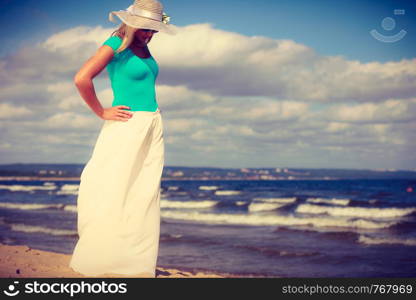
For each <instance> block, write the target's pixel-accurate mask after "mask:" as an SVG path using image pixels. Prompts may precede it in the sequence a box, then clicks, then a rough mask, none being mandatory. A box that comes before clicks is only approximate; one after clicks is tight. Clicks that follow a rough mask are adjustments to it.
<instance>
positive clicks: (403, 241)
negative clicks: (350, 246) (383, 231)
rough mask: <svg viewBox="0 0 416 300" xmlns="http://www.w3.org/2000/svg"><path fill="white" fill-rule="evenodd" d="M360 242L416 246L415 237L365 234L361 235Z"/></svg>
mask: <svg viewBox="0 0 416 300" xmlns="http://www.w3.org/2000/svg"><path fill="white" fill-rule="evenodd" d="M358 242H360V243H362V244H366V245H380V244H398V245H406V246H416V239H415V238H408V239H404V238H398V237H389V238H379V237H369V236H365V235H360V238H359V239H358Z"/></svg>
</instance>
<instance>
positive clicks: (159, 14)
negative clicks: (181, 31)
mask: <svg viewBox="0 0 416 300" xmlns="http://www.w3.org/2000/svg"><path fill="white" fill-rule="evenodd" d="M114 15H115V16H117V17H118V18H119V19H120V20H121V21H122V22H123V23H124V24H126V25H128V26H130V27H134V28H141V29H152V30H157V31H161V32H165V33H168V34H176V32H177V29H176V27H175V26H174V25H172V24H170V23H169V22H170V17H169V16H168V15H166V14H165V13H164V12H163V5H162V3H160V2H159V1H157V0H135V1H134V3H133V4H132V5H130V6H129V7H128V8H127V9H126V10H119V11H112V12H110V14H109V15H108V18H109V19H110V21H112V22H116V20H115V19H114Z"/></svg>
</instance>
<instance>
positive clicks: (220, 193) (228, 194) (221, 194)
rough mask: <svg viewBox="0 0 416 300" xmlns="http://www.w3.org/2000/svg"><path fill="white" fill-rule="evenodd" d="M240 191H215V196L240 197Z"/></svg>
mask: <svg viewBox="0 0 416 300" xmlns="http://www.w3.org/2000/svg"><path fill="white" fill-rule="evenodd" d="M240 194H241V191H231V190H224V191H215V195H218V196H232V195H240Z"/></svg>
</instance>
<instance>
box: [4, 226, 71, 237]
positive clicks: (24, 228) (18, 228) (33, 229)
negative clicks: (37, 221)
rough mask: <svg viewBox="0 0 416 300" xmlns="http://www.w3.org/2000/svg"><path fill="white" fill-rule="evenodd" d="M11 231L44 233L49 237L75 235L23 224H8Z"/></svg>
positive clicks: (59, 230) (66, 231)
mask: <svg viewBox="0 0 416 300" xmlns="http://www.w3.org/2000/svg"><path fill="white" fill-rule="evenodd" d="M8 225H9V226H10V228H11V230H13V231H21V232H28V233H46V234H51V235H67V236H75V235H77V231H75V230H66V229H54V228H48V227H43V226H32V225H25V224H8Z"/></svg>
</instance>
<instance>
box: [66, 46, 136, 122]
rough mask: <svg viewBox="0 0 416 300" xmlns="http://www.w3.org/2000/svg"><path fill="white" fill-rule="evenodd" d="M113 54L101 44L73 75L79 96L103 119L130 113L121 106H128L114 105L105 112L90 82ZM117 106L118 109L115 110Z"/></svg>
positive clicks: (117, 117)
mask: <svg viewBox="0 0 416 300" xmlns="http://www.w3.org/2000/svg"><path fill="white" fill-rule="evenodd" d="M113 56H114V52H113V49H111V47H110V46H107V45H103V46H101V47H100V48H99V49H98V50H97V52H96V53H95V54H94V55H93V56H92V57H90V58H89V59H88V60H87V61H86V62H85V63H84V65H83V66H82V67H81V69H79V71H78V72H77V74H76V75H75V77H74V82H75V85H76V87H77V88H78V91H79V93H80V95H81V97H82V98H83V99H84V101H85V102H86V103H87V104H88V106H89V107H90V108H91V109H92V110H93V111H94V113H95V114H96V115H97V116H99V117H100V118H103V119H114V120H124V119H125V118H126V117H128V116H130V114H129V113H128V112H126V111H122V110H121V108H127V109H128V107H127V106H125V107H117V108H116V107H114V109H112V110H111V111H109V112H105V109H104V108H103V107H102V105H101V103H100V101H99V100H98V98H97V95H96V93H95V88H94V84H93V82H92V80H93V79H94V77H95V76H97V75H98V74H100V73H101V71H102V70H103V69H104V68H105V67H106V66H107V64H108V63H109V62H110V61H111V59H112V58H113ZM118 108H119V110H117V111H116V109H118Z"/></svg>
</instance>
